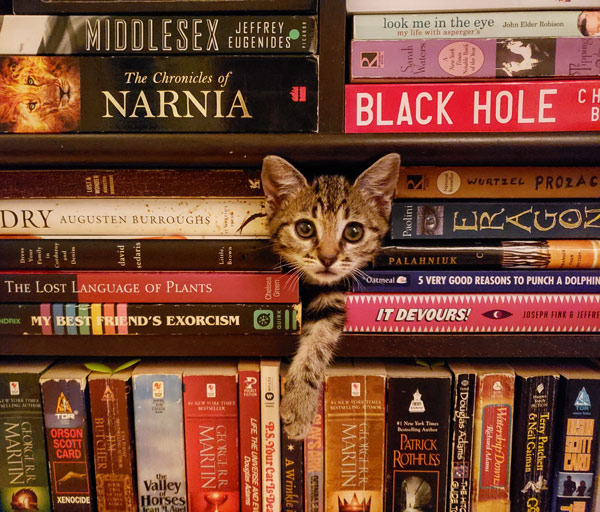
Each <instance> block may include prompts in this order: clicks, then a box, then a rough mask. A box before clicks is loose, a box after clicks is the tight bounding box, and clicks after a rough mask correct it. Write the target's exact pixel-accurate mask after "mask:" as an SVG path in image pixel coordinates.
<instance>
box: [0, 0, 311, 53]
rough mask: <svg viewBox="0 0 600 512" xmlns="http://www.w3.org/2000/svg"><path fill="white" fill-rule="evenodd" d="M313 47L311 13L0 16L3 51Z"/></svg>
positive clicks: (295, 50)
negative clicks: (275, 14) (307, 14)
mask: <svg viewBox="0 0 600 512" xmlns="http://www.w3.org/2000/svg"><path fill="white" fill-rule="evenodd" d="M138 3H139V0H138ZM155 5H156V4H155ZM316 47H317V37H316V17H315V16H290V15H281V16H273V15H265V16H248V15H229V16H225V15H214V14H212V15H207V16H200V15H195V16H192V15H185V16H173V15H169V16H0V53H2V54H4V55H97V54H100V55H102V54H103V55H111V54H112V55H114V54H117V55H143V54H152V55H162V54H166V55H169V54H174V55H185V54H193V55H200V54H213V55H215V54H254V53H256V54H280V53H299V54H304V53H305V54H308V53H315V49H316Z"/></svg>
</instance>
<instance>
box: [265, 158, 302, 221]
mask: <svg viewBox="0 0 600 512" xmlns="http://www.w3.org/2000/svg"><path fill="white" fill-rule="evenodd" d="M260 178H261V181H262V187H263V191H264V193H265V196H266V197H267V216H268V218H269V219H270V218H271V217H273V215H275V213H277V210H279V207H280V206H281V203H282V202H283V200H284V199H285V198H286V197H289V196H291V195H292V194H294V193H295V192H297V191H298V190H299V189H301V188H302V187H307V186H308V182H307V181H306V178H305V177H304V176H303V175H302V174H301V173H300V171H299V170H298V169H296V168H295V167H294V166H293V165H292V164H290V163H289V162H288V161H287V160H284V159H283V158H281V157H279V156H276V155H268V156H266V157H265V158H264V160H263V165H262V172H261V175H260Z"/></svg>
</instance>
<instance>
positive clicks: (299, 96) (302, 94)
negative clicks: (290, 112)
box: [290, 85, 306, 103]
mask: <svg viewBox="0 0 600 512" xmlns="http://www.w3.org/2000/svg"><path fill="white" fill-rule="evenodd" d="M290 98H292V101H293V102H295V103H304V102H305V101H306V86H304V85H302V86H300V85H295V86H294V87H292V90H291V91H290Z"/></svg>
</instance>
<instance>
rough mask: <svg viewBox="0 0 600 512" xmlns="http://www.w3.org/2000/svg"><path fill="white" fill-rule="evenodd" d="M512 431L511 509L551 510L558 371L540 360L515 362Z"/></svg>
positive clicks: (522, 510) (527, 511)
mask: <svg viewBox="0 0 600 512" xmlns="http://www.w3.org/2000/svg"><path fill="white" fill-rule="evenodd" d="M511 366H512V367H513V368H514V370H515V375H516V381H515V419H514V425H515V429H514V431H515V433H514V436H513V455H512V471H511V490H510V500H511V510H512V511H514V512H529V511H531V509H533V508H538V507H539V510H550V508H551V504H552V494H551V485H552V467H553V466H552V464H553V462H554V449H553V446H554V431H555V428H554V426H555V424H556V413H557V410H556V400H557V396H558V385H559V377H560V375H559V372H558V370H556V369H552V368H549V367H547V366H545V365H544V364H540V363H525V362H516V363H512V362H511Z"/></svg>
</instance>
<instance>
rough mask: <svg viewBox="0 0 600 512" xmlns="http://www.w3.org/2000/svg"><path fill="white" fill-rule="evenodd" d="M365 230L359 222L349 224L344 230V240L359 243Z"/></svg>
mask: <svg viewBox="0 0 600 512" xmlns="http://www.w3.org/2000/svg"><path fill="white" fill-rule="evenodd" d="M364 232H365V230H364V228H363V227H362V224H359V223H358V222H349V223H348V225H347V226H346V227H345V228H344V238H345V239H346V240H348V242H358V241H359V240H360V239H361V238H362V237H363V234H364Z"/></svg>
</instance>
